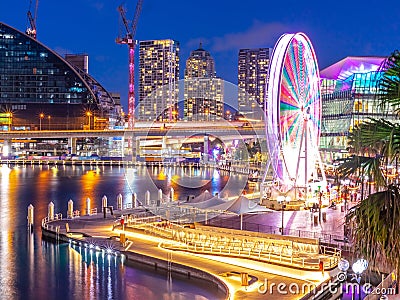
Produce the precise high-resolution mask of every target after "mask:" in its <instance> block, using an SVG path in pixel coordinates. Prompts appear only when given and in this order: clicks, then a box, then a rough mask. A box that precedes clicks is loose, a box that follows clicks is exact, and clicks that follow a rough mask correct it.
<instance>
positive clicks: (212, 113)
mask: <svg viewBox="0 0 400 300" xmlns="http://www.w3.org/2000/svg"><path fill="white" fill-rule="evenodd" d="M223 107H224V81H223V80H222V79H221V78H217V77H216V72H215V63H214V59H213V58H212V57H211V55H210V53H209V52H208V51H206V50H204V49H203V48H202V46H201V44H200V47H199V49H197V50H194V51H192V52H191V54H190V57H189V58H188V59H187V60H186V69H185V80H184V117H185V119H187V120H189V121H192V120H195V121H203V120H205V121H207V120H215V119H217V118H219V117H222V115H223Z"/></svg>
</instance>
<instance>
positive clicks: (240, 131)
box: [0, 123, 265, 140]
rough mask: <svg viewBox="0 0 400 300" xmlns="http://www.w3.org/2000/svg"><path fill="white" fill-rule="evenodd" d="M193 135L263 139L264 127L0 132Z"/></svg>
mask: <svg viewBox="0 0 400 300" xmlns="http://www.w3.org/2000/svg"><path fill="white" fill-rule="evenodd" d="M195 135H214V136H217V137H225V136H236V137H246V138H252V137H263V136H265V131H264V127H261V126H258V127H234V126H204V127H194V126H192V125H191V124H190V123H187V126H185V127H166V128H162V127H161V128H160V127H157V128H154V127H151V128H134V129H106V130H41V131H38V130H30V131H28V130H23V131H22V130H13V131H0V139H1V140H12V139H35V138H36V139H61V138H88V137H100V138H107V137H125V138H135V137H164V136H169V137H188V136H189V137H190V136H195Z"/></svg>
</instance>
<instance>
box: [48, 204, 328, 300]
mask: <svg viewBox="0 0 400 300" xmlns="http://www.w3.org/2000/svg"><path fill="white" fill-rule="evenodd" d="M145 214H146V211H145V210H144V209H143V208H139V209H132V210H121V211H114V214H113V215H110V214H107V215H106V217H105V218H104V215H103V213H101V214H100V213H99V214H94V215H86V216H80V217H75V218H70V219H61V217H60V216H59V215H56V216H55V217H54V219H53V220H49V219H48V218H46V219H44V220H43V222H42V232H43V235H44V236H47V237H50V238H52V239H54V240H59V241H64V242H69V243H71V245H72V246H73V247H85V245H86V247H93V248H94V249H96V247H99V248H101V249H103V250H104V249H113V250H114V251H117V252H119V253H122V254H124V255H125V256H126V258H127V259H128V261H130V260H131V261H136V262H140V263H145V264H148V265H151V266H153V267H154V268H155V269H157V268H158V269H164V270H166V271H169V272H177V273H180V274H184V275H186V276H188V277H190V278H196V279H203V280H206V281H208V282H210V283H212V285H210V286H214V287H215V288H219V289H220V290H223V291H224V292H225V293H226V294H227V295H229V296H228V298H229V299H265V298H266V297H267V298H269V299H301V298H302V297H303V296H305V294H306V293H308V292H309V291H310V287H311V288H314V287H316V286H318V285H319V284H320V283H322V282H323V281H326V280H329V277H330V276H331V275H333V273H334V270H333V271H331V272H329V271H321V270H319V269H318V263H317V264H315V263H316V262H318V260H317V261H313V263H312V264H309V265H310V266H313V270H311V269H307V268H303V267H301V265H300V266H299V265H298V266H297V267H296V266H290V265H285V264H282V263H279V262H276V261H275V262H273V261H270V262H267V261H266V260H257V259H254V257H251V256H248V257H246V256H244V255H238V253H237V252H235V251H237V249H236V250H235V249H234V247H232V249H230V250H229V251H230V253H227V252H226V253H222V252H224V251H223V250H228V249H227V244H224V246H223V247H217V248H214V252H213V251H211V253H210V251H209V250H210V249H209V248H207V247H206V248H205V250H206V251H204V248H203V247H200V248H197V247H196V246H195V247H196V248H194V247H193V245H194V244H196V241H194V240H193V239H192V240H191V242H194V244H193V243H187V242H186V243H183V241H182V240H179V241H177V240H176V239H171V236H170V234H172V235H173V234H175V236H176V235H178V236H180V237H183V236H186V237H189V236H190V235H189V234H188V233H189V232H191V230H192V229H193V228H187V227H186V226H184V227H182V229H181V230H180V229H179V228H173V230H172V228H171V227H170V226H165V227H163V226H162V225H163V223H162V222H164V221H162V222H161V223H160V222H159V221H158V220H156V219H152V220H149V221H148V222H137V221H138V220H136V221H135V222H133V221H132V222H131V221H130V220H134V219H135V218H133V216H137V217H138V218H137V219H139V218H143V216H144V215H145ZM128 215H130V218H128V219H127V216H128ZM121 216H125V218H123V219H124V224H123V225H122V223H121ZM153 218H154V217H153ZM125 220H126V221H125ZM125 222H126V223H125ZM135 224H136V226H135ZM138 224H142V225H143V224H145V225H143V226H142V227H143V228H140V227H141V226H138ZM164 224H165V225H167V224H166V223H164ZM122 226H123V227H122ZM176 226H178V225H176ZM167 229H168V230H167ZM196 230H197V233H199V232H203V233H205V232H206V233H207V234H208V236H209V237H211V239H215V238H217V237H218V236H221V235H222V234H223V235H234V236H235V239H236V240H237V241H238V240H240V237H239V234H238V232H237V231H230V232H227V229H219V230H218V231H215V230H213V229H212V228H211V227H207V226H198V228H197V229H196ZM159 231H162V232H161V233H157V232H159ZM210 231H211V233H210ZM195 232H196V231H192V232H191V234H192V233H195ZM207 234H206V235H207ZM241 234H243V235H246V236H247V238H246V242H251V240H252V239H253V238H254V239H262V238H267V237H265V236H263V237H260V235H255V234H256V233H255V232H250V231H241ZM165 235H167V236H165ZM194 236H196V234H194ZM197 237H199V235H197ZM200 238H201V237H200ZM289 240H290V239H289ZM276 241H282V242H281V243H282V244H286V245H290V244H293V240H291V241H290V242H288V243H287V242H284V241H285V239H284V238H283V237H282V236H276ZM297 241H299V239H298V240H297ZM303 241H305V240H304V239H303ZM225 242H226V241H225ZM310 242H311V241H310ZM275 243H276V242H275ZM264 244H265V245H266V244H267V243H264ZM278 244H279V243H278ZM90 245H92V246H90ZM198 245H200V244H198ZM275 246H276V245H275ZM276 247H278V246H276ZM313 247H314V250H315V246H313ZM189 248H190V249H189ZM311 248H312V247H311ZM276 249H283V248H282V247H281V248H279V247H278V248H276ZM188 250H190V251H188ZM218 252H220V253H219V254H218ZM281 252H282V250H281ZM305 252H307V251H305ZM318 252H319V250H318ZM259 253H260V252H259ZM241 254H244V253H243V252H241ZM282 254H284V253H282ZM286 254H288V253H286ZM303 254H304V253H303ZM315 254H316V253H314V254H313V255H315ZM317 254H318V253H317ZM318 255H319V254H318ZM318 255H317V256H315V257H316V258H317V259H318ZM283 256H285V255H283ZM285 257H287V255H286V256H285ZM275 258H278V259H279V257H275ZM281 259H282V257H281ZM322 261H323V259H322ZM325 262H326V263H330V264H331V265H332V262H329V259H328V261H325ZM333 266H334V265H332V267H333ZM243 278H246V283H245V285H242V283H244V281H243ZM279 284H282V285H284V286H286V289H284V292H283V293H281V292H279V291H278V290H277V286H278V285H279ZM246 285H248V286H246ZM290 286H292V289H293V290H294V291H295V293H292V292H291V291H289V287H290ZM296 287H298V290H296Z"/></svg>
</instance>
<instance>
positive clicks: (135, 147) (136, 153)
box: [132, 136, 140, 162]
mask: <svg viewBox="0 0 400 300" xmlns="http://www.w3.org/2000/svg"><path fill="white" fill-rule="evenodd" d="M139 154H140V137H138V136H137V137H135V138H134V142H133V143H132V160H133V162H137V161H138V158H139Z"/></svg>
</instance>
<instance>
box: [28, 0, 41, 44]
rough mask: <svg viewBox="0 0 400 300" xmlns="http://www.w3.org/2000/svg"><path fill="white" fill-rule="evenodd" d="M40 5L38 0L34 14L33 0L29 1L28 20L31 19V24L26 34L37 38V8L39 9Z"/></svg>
mask: <svg viewBox="0 0 400 300" xmlns="http://www.w3.org/2000/svg"><path fill="white" fill-rule="evenodd" d="M38 6H39V0H36V4H35V13H34V15H33V16H32V13H31V7H32V0H31V1H30V3H29V10H28V21H29V25H30V27H28V28H27V29H26V34H27V35H29V36H31V37H33V38H34V39H36V33H37V30H36V18H37V10H38Z"/></svg>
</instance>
